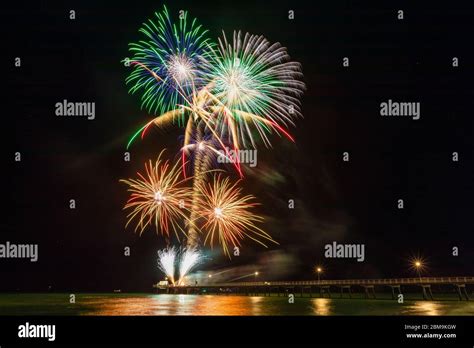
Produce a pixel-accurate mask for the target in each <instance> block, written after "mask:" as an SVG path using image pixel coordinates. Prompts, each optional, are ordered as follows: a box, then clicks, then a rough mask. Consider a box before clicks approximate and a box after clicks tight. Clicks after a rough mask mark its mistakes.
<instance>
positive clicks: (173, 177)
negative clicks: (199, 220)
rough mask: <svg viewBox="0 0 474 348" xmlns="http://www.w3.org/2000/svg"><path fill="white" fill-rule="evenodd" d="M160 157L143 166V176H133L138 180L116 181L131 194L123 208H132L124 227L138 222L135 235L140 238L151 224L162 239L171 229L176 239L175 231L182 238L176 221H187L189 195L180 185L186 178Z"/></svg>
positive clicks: (180, 228) (187, 189) (188, 190)
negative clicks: (138, 233) (138, 235)
mask: <svg viewBox="0 0 474 348" xmlns="http://www.w3.org/2000/svg"><path fill="white" fill-rule="evenodd" d="M162 154H163V152H161V153H160V155H159V156H158V159H157V160H156V162H155V163H154V164H153V163H152V161H151V160H150V161H149V162H148V163H145V175H142V174H141V173H137V175H138V176H139V179H128V180H120V181H121V182H123V183H125V184H127V185H129V189H128V191H129V192H131V193H132V194H131V196H130V198H129V200H128V201H127V204H126V205H125V207H124V209H132V211H131V212H130V213H129V214H128V215H127V218H128V222H127V225H126V226H128V225H129V224H130V223H131V222H132V221H133V220H138V221H137V225H136V227H135V232H136V231H140V235H141V234H142V233H143V231H144V230H145V228H146V227H147V226H149V225H155V227H156V232H157V233H158V232H159V231H161V234H163V235H166V236H169V230H170V227H171V228H172V230H173V231H174V233H175V234H176V236H177V237H178V239H179V235H178V231H181V232H182V233H183V234H184V235H186V232H185V231H184V229H183V228H182V227H181V225H180V223H179V222H178V221H185V222H187V221H188V217H187V213H188V212H189V208H188V207H187V205H188V204H187V203H188V201H189V199H190V193H191V191H190V189H189V188H188V187H185V186H182V184H183V183H185V182H186V181H187V180H189V179H190V178H187V179H182V178H181V174H180V173H181V171H180V165H179V163H176V164H175V165H173V166H171V165H170V163H169V162H168V161H162V160H161V155H162Z"/></svg>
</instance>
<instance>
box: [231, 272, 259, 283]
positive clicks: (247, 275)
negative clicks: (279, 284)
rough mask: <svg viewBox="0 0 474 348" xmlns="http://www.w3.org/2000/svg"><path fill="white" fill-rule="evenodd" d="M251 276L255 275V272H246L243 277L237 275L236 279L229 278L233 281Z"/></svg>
mask: <svg viewBox="0 0 474 348" xmlns="http://www.w3.org/2000/svg"><path fill="white" fill-rule="evenodd" d="M249 277H255V272H253V273H250V274H246V275H243V276H241V277H237V278H234V279H231V280H228V282H229V283H230V282H233V281H236V280H239V279H244V278H249Z"/></svg>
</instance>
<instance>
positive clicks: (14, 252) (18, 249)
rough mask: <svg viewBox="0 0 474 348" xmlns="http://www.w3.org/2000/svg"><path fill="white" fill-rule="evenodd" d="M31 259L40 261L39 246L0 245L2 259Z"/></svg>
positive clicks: (0, 257)
mask: <svg viewBox="0 0 474 348" xmlns="http://www.w3.org/2000/svg"><path fill="white" fill-rule="evenodd" d="M16 258H18V259H30V261H31V262H36V261H38V244H12V243H10V242H6V243H5V244H0V259H16Z"/></svg>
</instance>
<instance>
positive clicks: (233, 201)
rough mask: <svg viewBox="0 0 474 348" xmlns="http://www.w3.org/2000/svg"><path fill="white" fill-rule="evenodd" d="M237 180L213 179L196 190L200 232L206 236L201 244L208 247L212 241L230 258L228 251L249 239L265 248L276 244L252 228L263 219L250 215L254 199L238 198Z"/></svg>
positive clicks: (217, 177)
mask: <svg viewBox="0 0 474 348" xmlns="http://www.w3.org/2000/svg"><path fill="white" fill-rule="evenodd" d="M239 182H240V180H238V181H236V182H235V183H233V184H232V183H231V181H230V180H229V178H227V177H226V178H223V176H222V175H216V176H215V177H214V180H213V182H212V183H203V184H201V185H200V187H199V191H200V192H199V197H198V204H197V205H198V206H199V215H200V218H202V219H203V220H204V223H203V225H202V227H201V231H203V232H204V233H205V234H206V237H205V240H204V244H206V243H209V244H210V245H211V247H213V244H214V243H215V241H216V239H217V240H218V242H219V244H220V245H221V247H222V249H223V251H224V254H226V255H227V256H229V257H230V251H229V247H236V246H240V245H241V244H240V243H241V240H243V239H244V238H246V237H247V238H250V239H252V240H254V241H255V242H257V243H259V244H261V245H263V246H264V247H267V246H266V244H265V243H264V241H269V242H272V243H276V244H278V243H277V242H275V241H274V240H273V239H272V237H271V236H270V235H269V234H268V233H266V232H265V231H263V230H262V229H260V228H259V227H257V226H256V224H257V223H259V222H262V221H263V218H262V217H261V216H258V215H256V214H254V213H253V211H252V210H253V208H254V207H255V206H257V205H259V204H258V203H256V202H254V199H255V197H254V196H251V195H247V196H245V195H242V189H241V188H240V187H239V186H238V185H239Z"/></svg>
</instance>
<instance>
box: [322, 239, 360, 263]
mask: <svg viewBox="0 0 474 348" xmlns="http://www.w3.org/2000/svg"><path fill="white" fill-rule="evenodd" d="M324 256H325V257H326V258H341V259H357V262H363V261H364V260H365V245H364V244H338V243H337V242H332V244H326V245H325V246H324Z"/></svg>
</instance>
